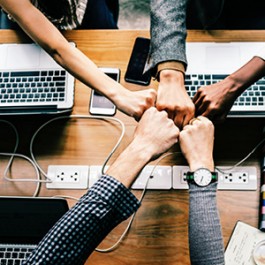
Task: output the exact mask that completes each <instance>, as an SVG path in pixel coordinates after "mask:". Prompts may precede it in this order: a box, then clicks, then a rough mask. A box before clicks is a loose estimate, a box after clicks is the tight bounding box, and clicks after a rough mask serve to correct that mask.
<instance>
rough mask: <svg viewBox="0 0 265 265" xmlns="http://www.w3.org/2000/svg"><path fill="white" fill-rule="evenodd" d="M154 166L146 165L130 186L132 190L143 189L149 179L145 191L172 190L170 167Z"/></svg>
mask: <svg viewBox="0 0 265 265" xmlns="http://www.w3.org/2000/svg"><path fill="white" fill-rule="evenodd" d="M153 168H154V166H151V165H148V166H145V167H144V168H143V170H142V171H141V173H140V174H139V176H138V177H137V179H136V180H135V181H134V183H133V185H132V187H131V188H132V189H144V187H145V185H146V182H147V180H148V178H149V181H148V184H147V187H146V189H151V190H169V189H171V188H172V167H171V166H156V167H155V170H154V172H153V174H152V175H151V173H152V170H153Z"/></svg>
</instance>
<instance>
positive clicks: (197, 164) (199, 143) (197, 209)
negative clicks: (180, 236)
mask: <svg viewBox="0 0 265 265" xmlns="http://www.w3.org/2000/svg"><path fill="white" fill-rule="evenodd" d="M179 141H180V147H181V150H182V152H183V154H184V156H185V158H186V160H187V162H188V164H189V167H190V170H191V171H195V170H196V169H198V168H201V167H204V168H207V169H209V170H210V171H213V170H214V162H213V157H212V153H213V143H214V127H213V125H212V123H211V122H210V121H209V120H208V119H207V118H205V117H202V116H200V117H198V119H196V120H195V121H194V122H193V124H192V125H187V126H185V127H184V129H183V131H181V133H180V138H179ZM216 190H217V182H214V183H211V184H210V185H209V186H206V187H199V186H197V185H196V184H194V183H189V194H190V197H189V201H190V208H189V246H190V259H191V264H192V265H213V264H214V265H224V246H223V240H222V231H221V224H220V219H219V215H218V210H217V204H216Z"/></svg>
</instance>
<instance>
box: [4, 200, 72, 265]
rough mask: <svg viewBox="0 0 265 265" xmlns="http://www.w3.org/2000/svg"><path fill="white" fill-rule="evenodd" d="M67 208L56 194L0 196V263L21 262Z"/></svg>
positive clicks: (15, 263)
mask: <svg viewBox="0 0 265 265" xmlns="http://www.w3.org/2000/svg"><path fill="white" fill-rule="evenodd" d="M68 209H69V208H68V204H67V201H66V200H65V199H60V198H48V197H39V198H31V197H0V264H14V265H20V264H22V261H23V260H25V259H26V258H27V257H28V256H29V255H30V253H31V252H32V251H33V250H34V249H35V248H36V246H37V244H38V243H39V242H40V240H41V239H42V238H43V237H44V236H45V234H46V233H47V232H48V231H49V230H50V228H51V227H52V226H53V225H54V224H55V223H56V222H57V221H58V220H59V219H60V217H61V216H63V215H64V214H65V213H66V212H67V211H68Z"/></svg>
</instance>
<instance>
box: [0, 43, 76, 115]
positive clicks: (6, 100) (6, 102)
mask: <svg viewBox="0 0 265 265" xmlns="http://www.w3.org/2000/svg"><path fill="white" fill-rule="evenodd" d="M70 44H71V45H75V44H74V43H70ZM73 105H74V78H73V76H71V75H70V74H69V73H68V72H67V71H66V70H64V69H63V68H62V67H61V66H59V65H58V64H57V63H56V62H55V61H54V60H53V59H52V57H51V56H50V55H49V54H47V53H46V52H45V51H44V50H43V49H42V48H40V47H39V46H38V45H37V44H33V43H30V44H22V43H19V44H13V43H12V44H0V115H21V114H23V115H25V114H57V113H65V112H71V110H72V108H73Z"/></svg>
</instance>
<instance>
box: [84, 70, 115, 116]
mask: <svg viewBox="0 0 265 265" xmlns="http://www.w3.org/2000/svg"><path fill="white" fill-rule="evenodd" d="M99 69H100V70H101V71H103V72H104V73H105V74H106V75H108V76H109V77H110V78H112V79H113V80H115V81H117V82H120V69H119V68H99ZM89 112H90V114H92V115H107V116H113V115H114V114H115V113H116V106H115V105H114V104H113V103H112V102H111V101H110V100H109V99H108V98H106V97H105V96H103V95H102V94H100V93H99V92H96V91H95V90H94V89H92V90H91V96H90V103H89Z"/></svg>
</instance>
